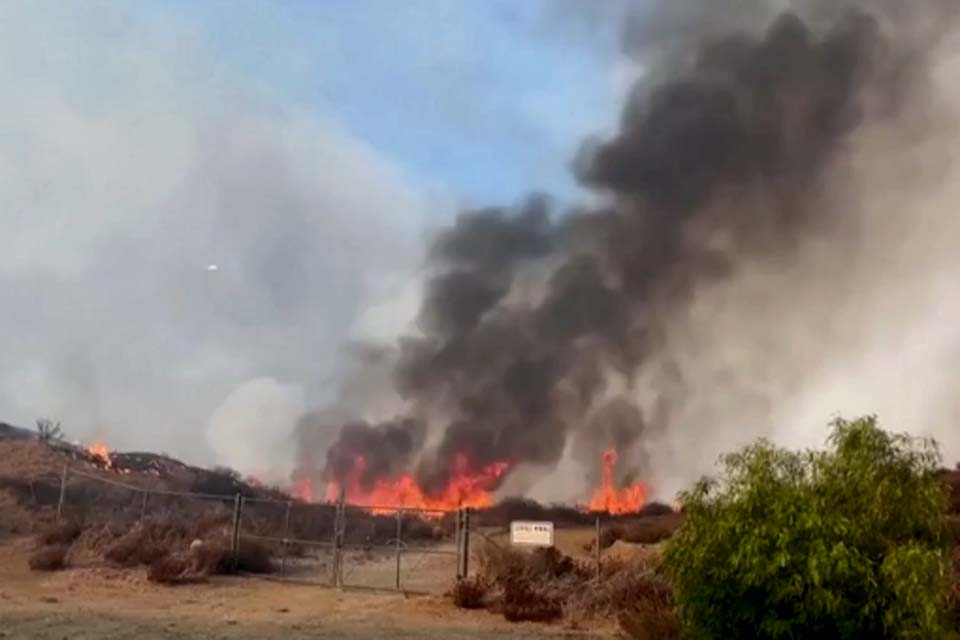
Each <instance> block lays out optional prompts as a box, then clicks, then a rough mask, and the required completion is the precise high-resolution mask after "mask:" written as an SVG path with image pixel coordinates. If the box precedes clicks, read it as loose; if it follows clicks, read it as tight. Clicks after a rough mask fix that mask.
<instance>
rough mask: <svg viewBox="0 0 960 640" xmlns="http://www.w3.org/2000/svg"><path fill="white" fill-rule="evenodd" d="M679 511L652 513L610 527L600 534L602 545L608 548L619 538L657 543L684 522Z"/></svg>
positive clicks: (671, 533)
mask: <svg viewBox="0 0 960 640" xmlns="http://www.w3.org/2000/svg"><path fill="white" fill-rule="evenodd" d="M683 519H684V518H683V516H682V515H681V514H679V513H672V512H671V513H668V514H660V515H651V516H646V517H643V518H640V519H638V520H634V521H632V522H622V523H618V524H615V525H613V526H612V527H608V528H606V529H604V530H603V532H602V533H601V534H600V547H601V548H602V549H606V548H608V547H610V546H612V545H613V544H614V543H615V542H617V541H618V540H623V541H624V542H629V543H632V544H657V543H659V542H663V541H664V540H668V539H669V538H671V537H672V536H673V534H674V533H675V532H676V531H677V529H679V528H680V526H681V525H682V524H683Z"/></svg>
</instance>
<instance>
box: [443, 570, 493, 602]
mask: <svg viewBox="0 0 960 640" xmlns="http://www.w3.org/2000/svg"><path fill="white" fill-rule="evenodd" d="M489 591H490V588H489V586H488V585H487V583H486V581H485V580H484V579H483V578H482V577H481V576H471V577H468V578H461V579H460V580H457V583H456V584H455V585H454V586H453V594H452V595H453V604H454V605H456V606H457V608H459V609H483V608H484V607H485V606H486V604H487V603H486V597H487V593H489Z"/></svg>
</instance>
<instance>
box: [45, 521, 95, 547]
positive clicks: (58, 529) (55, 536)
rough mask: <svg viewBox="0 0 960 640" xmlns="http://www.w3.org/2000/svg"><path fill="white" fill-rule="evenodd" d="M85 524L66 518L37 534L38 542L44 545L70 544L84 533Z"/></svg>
mask: <svg viewBox="0 0 960 640" xmlns="http://www.w3.org/2000/svg"><path fill="white" fill-rule="evenodd" d="M83 529H84V527H83V524H82V523H81V522H78V521H76V520H66V521H64V522H59V523H56V524H53V525H51V526H50V527H49V528H47V529H44V530H43V531H41V532H40V533H38V534H37V543H38V544H40V545H42V546H54V545H70V544H73V543H74V541H76V539H77V538H79V537H80V534H81V533H83Z"/></svg>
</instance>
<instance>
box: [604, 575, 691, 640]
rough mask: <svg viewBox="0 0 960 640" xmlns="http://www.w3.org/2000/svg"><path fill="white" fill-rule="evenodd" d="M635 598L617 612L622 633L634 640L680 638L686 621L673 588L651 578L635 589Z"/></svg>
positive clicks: (671, 639)
mask: <svg viewBox="0 0 960 640" xmlns="http://www.w3.org/2000/svg"><path fill="white" fill-rule="evenodd" d="M633 597H634V601H633V602H632V604H631V605H630V606H628V607H625V608H624V609H623V610H621V611H620V612H619V613H618V615H617V622H618V623H619V624H620V631H621V633H622V634H623V635H624V636H625V637H626V638H629V639H630V640H678V639H679V638H682V637H683V624H682V623H681V621H680V616H679V614H678V612H677V609H676V605H675V603H674V600H673V589H672V588H671V587H670V585H669V584H668V583H666V582H663V581H658V580H649V581H646V582H645V583H644V584H643V586H642V587H641V588H640V589H638V590H637V591H636V592H635V595H634V596H633Z"/></svg>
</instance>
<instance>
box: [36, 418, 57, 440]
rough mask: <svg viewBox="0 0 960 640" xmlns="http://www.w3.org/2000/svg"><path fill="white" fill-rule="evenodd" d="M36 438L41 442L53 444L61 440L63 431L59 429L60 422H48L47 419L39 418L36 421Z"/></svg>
mask: <svg viewBox="0 0 960 640" xmlns="http://www.w3.org/2000/svg"><path fill="white" fill-rule="evenodd" d="M36 425H37V438H39V439H40V441H41V442H54V441H57V440H63V429H61V428H60V422H59V421H55V420H50V419H49V418H39V419H37V421H36Z"/></svg>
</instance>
